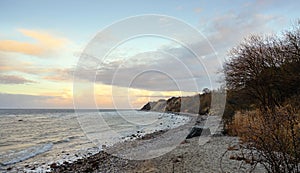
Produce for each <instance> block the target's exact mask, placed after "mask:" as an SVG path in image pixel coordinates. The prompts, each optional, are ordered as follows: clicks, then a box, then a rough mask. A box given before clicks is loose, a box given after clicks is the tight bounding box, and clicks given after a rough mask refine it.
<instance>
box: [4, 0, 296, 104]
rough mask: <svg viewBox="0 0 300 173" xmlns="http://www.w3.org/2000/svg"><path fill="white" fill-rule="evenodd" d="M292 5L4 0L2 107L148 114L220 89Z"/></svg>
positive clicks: (286, 19)
mask: <svg viewBox="0 0 300 173" xmlns="http://www.w3.org/2000/svg"><path fill="white" fill-rule="evenodd" d="M299 6H300V2H299V1H293V0H287V1H283V0H256V1H255V0H222V1H217V0H212V1H207V0H197V1H196V0H190V1H179V0H164V1H158V0H152V1H140V0H131V1H121V0H119V1H115V0H109V1H104V0H98V1H96V0H90V1H83V0H73V1H55V0H43V1H40V0H27V1H19V0H0V13H1V15H0V21H1V27H0V108H23V109H24V108H97V109H104V108H114V109H120V108H140V107H142V106H143V105H144V104H145V103H147V102H148V101H153V100H158V99H166V98H168V97H172V96H183V95H193V94H196V93H199V92H201V91H202V89H203V88H211V89H216V88H218V87H220V86H221V85H222V84H224V82H223V81H222V74H221V73H220V71H221V70H222V64H223V63H224V62H225V61H226V60H228V52H229V51H230V49H232V48H233V47H235V46H237V45H238V44H239V43H240V42H242V41H243V39H244V38H246V37H247V36H249V35H251V34H262V35H267V34H280V33H281V32H282V31H283V30H285V29H288V28H289V27H290V26H291V24H292V23H293V22H295V21H296V20H297V19H299V12H298V9H297V8H298V7H299Z"/></svg>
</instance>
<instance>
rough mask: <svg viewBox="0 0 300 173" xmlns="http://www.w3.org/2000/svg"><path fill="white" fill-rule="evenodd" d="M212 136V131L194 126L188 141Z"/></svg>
mask: <svg viewBox="0 0 300 173" xmlns="http://www.w3.org/2000/svg"><path fill="white" fill-rule="evenodd" d="M209 135H211V132H210V129H209V128H206V127H204V126H194V127H193V128H192V129H191V131H190V133H189V134H188V136H187V137H186V139H190V138H193V137H197V136H209Z"/></svg>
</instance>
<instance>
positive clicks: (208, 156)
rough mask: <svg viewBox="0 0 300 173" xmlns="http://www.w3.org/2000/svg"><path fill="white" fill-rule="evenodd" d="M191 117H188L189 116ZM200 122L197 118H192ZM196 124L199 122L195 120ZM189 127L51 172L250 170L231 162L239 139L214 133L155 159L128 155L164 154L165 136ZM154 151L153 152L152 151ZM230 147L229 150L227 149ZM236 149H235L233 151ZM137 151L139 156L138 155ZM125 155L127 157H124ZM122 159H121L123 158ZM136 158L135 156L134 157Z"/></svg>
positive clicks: (259, 167)
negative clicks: (154, 152) (132, 157)
mask: <svg viewBox="0 0 300 173" xmlns="http://www.w3.org/2000/svg"><path fill="white" fill-rule="evenodd" d="M190 117H191V116H190ZM192 118H196V119H203V118H201V117H200V118H199V117H195V116H194V117H192ZM197 122H199V121H197ZM187 127H188V128H189V127H191V124H189V123H187V124H185V125H182V126H180V127H177V128H174V129H169V130H166V131H159V132H155V133H151V134H148V135H146V136H145V137H144V138H138V139H136V140H132V141H125V142H122V143H117V144H115V145H113V146H112V147H109V148H108V149H107V150H105V151H101V152H99V153H97V154H95V155H92V156H90V157H87V158H84V159H79V160H77V161H75V162H73V163H67V162H66V163H64V164H62V165H56V164H53V165H51V167H52V168H51V171H52V172H129V173H130V172H140V173H142V172H201V173H202V172H207V173H209V172H249V171H250V169H251V167H250V165H249V164H248V165H247V164H244V163H243V162H241V161H237V160H234V159H231V158H232V157H233V156H235V155H236V154H237V153H238V152H239V150H238V147H237V146H238V143H239V139H238V138H237V137H229V136H225V135H222V134H221V133H216V134H214V135H209V136H207V135H205V136H200V137H194V138H191V139H185V140H183V141H181V142H180V143H179V144H178V145H176V146H175V147H174V148H172V149H171V150H169V151H168V152H166V153H165V154H162V155H160V156H158V157H154V158H150V159H144V160H143V159H140V160H131V159H128V154H129V156H131V155H130V154H131V153H135V155H134V156H137V155H139V154H140V153H142V155H144V157H145V158H146V157H147V154H148V153H152V152H151V151H152V150H155V148H156V149H157V148H159V150H156V151H157V152H163V151H162V150H163V149H166V150H168V148H164V147H165V144H166V143H165V142H166V140H162V139H166V136H168V138H169V139H170V138H176V136H178V133H179V132H182V131H185V130H186V129H187ZM153 148H154V149H153ZM229 148H231V149H230V150H229ZM232 148H235V149H232ZM138 151H140V153H139V152H138ZM124 155H126V156H127V157H126V158H124ZM122 156H123V157H122ZM135 158H137V157H135ZM253 172H265V170H264V168H263V167H262V165H257V167H256V169H255V170H253Z"/></svg>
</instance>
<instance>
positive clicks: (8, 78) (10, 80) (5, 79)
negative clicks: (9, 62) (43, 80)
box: [0, 75, 34, 84]
mask: <svg viewBox="0 0 300 173" xmlns="http://www.w3.org/2000/svg"><path fill="white" fill-rule="evenodd" d="M33 82H34V81H32V80H28V79H25V78H23V77H21V76H15V75H0V84H25V83H33Z"/></svg>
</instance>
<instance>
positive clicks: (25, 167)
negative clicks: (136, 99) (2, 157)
mask: <svg viewBox="0 0 300 173" xmlns="http://www.w3.org/2000/svg"><path fill="white" fill-rule="evenodd" d="M143 112H146V111H143ZM147 112H149V111H147ZM155 113H157V112H155ZM162 113H165V112H162ZM168 114H169V115H168ZM171 115H174V118H175V119H174V121H175V122H177V121H178V119H177V117H176V116H185V117H188V118H189V120H185V121H186V123H187V122H191V121H192V119H191V117H190V116H187V115H179V114H176V113H172V112H167V113H165V116H171ZM162 116H164V115H162ZM180 119H182V118H180V117H179V120H180ZM172 121H173V120H172ZM167 125H168V124H163V126H162V127H164V129H163V130H161V129H160V128H158V129H157V130H155V131H153V132H150V133H143V132H140V133H139V132H138V131H137V132H133V134H132V135H128V136H124V137H123V138H122V139H123V140H122V141H120V142H118V143H116V144H113V145H112V146H114V145H122V144H124V143H130V142H132V141H137V140H139V141H142V140H147V139H152V138H155V137H156V136H159V135H160V134H162V133H166V132H167V131H169V130H170V129H169V128H167ZM175 126H176V125H175ZM170 128H172V126H170ZM175 128H177V127H175ZM112 146H105V147H107V148H110V147H112ZM86 151H87V153H86V154H85V155H80V156H79V155H78V156H77V154H76V153H73V154H72V153H65V151H62V153H63V155H65V156H71V155H72V156H73V155H75V158H74V159H61V160H57V161H54V162H51V161H50V162H43V163H42V162H41V163H35V162H34V163H27V164H22V162H21V164H19V166H17V165H14V164H13V165H7V166H5V167H3V169H2V171H9V172H14V171H17V172H49V171H51V165H52V167H55V168H56V167H58V166H61V165H64V164H66V163H69V164H70V163H73V162H76V161H78V160H82V159H88V158H90V157H93V156H95V155H97V154H99V153H103V151H102V150H101V151H100V152H99V151H98V152H96V153H90V152H89V150H88V149H87V150H86ZM76 157H77V158H76ZM54 163H55V164H54ZM54 165H55V166H54Z"/></svg>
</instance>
